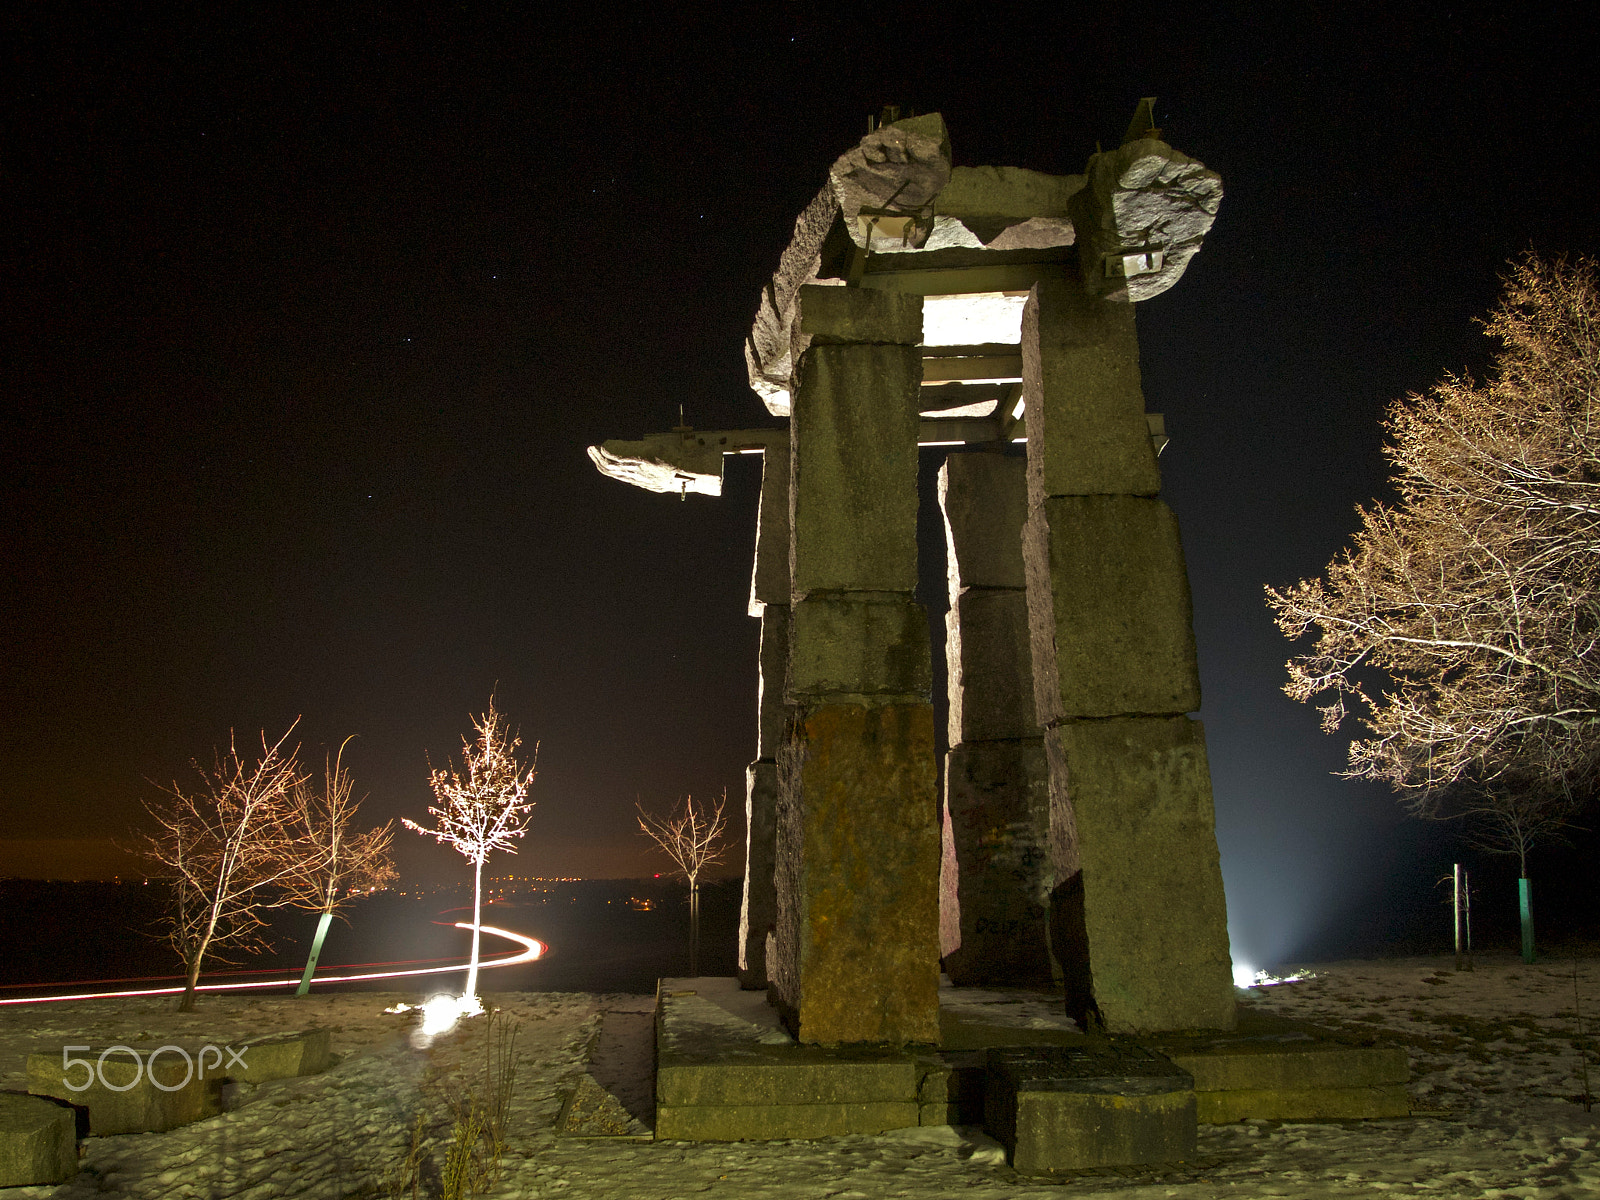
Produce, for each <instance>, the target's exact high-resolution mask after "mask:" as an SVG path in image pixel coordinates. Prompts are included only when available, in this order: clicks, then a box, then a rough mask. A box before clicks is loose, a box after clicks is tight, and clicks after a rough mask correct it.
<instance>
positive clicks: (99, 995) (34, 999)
mask: <svg viewBox="0 0 1600 1200" xmlns="http://www.w3.org/2000/svg"><path fill="white" fill-rule="evenodd" d="M455 927H456V928H457V929H468V930H470V929H471V928H472V922H471V921H457V922H455ZM480 928H481V929H482V930H483V932H484V933H492V934H494V935H496V936H497V937H503V938H506V939H507V940H509V941H513V942H520V943H521V944H522V946H523V949H522V951H521V952H520V953H517V954H511V955H507V956H506V957H505V958H497V959H493V960H491V961H489V962H484V963H479V964H478V966H479V969H480V970H484V971H490V970H493V969H494V968H496V967H515V966H518V965H520V964H522V963H530V962H535V961H537V960H538V959H539V958H540V957H541V956H542V955H543V954H544V952H545V951H546V950H547V949H549V947H548V946H546V945H545V944H544V943H543V942H541V941H539V940H538V939H536V938H530V937H524V936H523V935H522V934H520V933H512V932H511V931H510V930H509V929H498V928H496V927H495V926H493V925H483V926H480ZM470 966H471V964H470V963H461V964H460V965H458V966H452V967H414V968H412V969H411V970H408V971H377V972H373V973H370V974H365V975H318V976H317V977H316V978H315V979H313V980H312V982H313V983H362V982H365V981H366V980H369V979H401V978H404V977H406V976H412V975H448V974H450V973H451V972H452V971H465V970H468V969H469V968H470ZM299 985H300V979H299V976H296V977H294V978H293V979H263V980H252V981H250V982H248V983H202V984H200V985H199V986H198V987H196V988H195V991H197V992H242V991H247V990H259V989H262V988H275V987H298V986H299ZM183 990H184V989H183V988H182V987H181V986H180V987H161V988H140V989H138V990H136V991H126V992H78V993H75V994H73V995H70V996H21V997H15V998H7V999H4V1000H0V1005H6V1004H49V1003H52V1002H54V1001H57V1000H117V999H123V998H132V997H134V996H176V995H179V994H180V993H182V991H183Z"/></svg>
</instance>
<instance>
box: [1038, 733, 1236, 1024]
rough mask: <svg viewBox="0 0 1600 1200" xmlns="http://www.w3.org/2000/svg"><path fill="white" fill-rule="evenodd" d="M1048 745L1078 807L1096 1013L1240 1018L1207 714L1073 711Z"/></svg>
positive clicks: (1166, 1019)
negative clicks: (1079, 715)
mask: <svg viewBox="0 0 1600 1200" xmlns="http://www.w3.org/2000/svg"><path fill="white" fill-rule="evenodd" d="M1045 746H1046V751H1047V753H1048V754H1049V755H1050V758H1051V764H1050V770H1051V775H1052V777H1053V778H1059V779H1060V780H1063V781H1065V784H1066V789H1067V800H1068V801H1069V803H1070V805H1071V813H1070V819H1071V820H1072V822H1073V824H1074V832H1075V847H1076V853H1077V858H1078V862H1079V865H1080V869H1081V882H1082V906H1083V907H1082V916H1083V928H1084V932H1085V934H1086V937H1087V944H1088V947H1089V971H1090V979H1089V984H1090V988H1091V991H1092V996H1093V1000H1094V1003H1095V1005H1096V1007H1097V1008H1098V1012H1099V1018H1100V1020H1102V1021H1103V1022H1104V1023H1105V1027H1106V1029H1107V1030H1108V1031H1110V1032H1112V1033H1132V1034H1142V1033H1151V1032H1158V1031H1161V1030H1184V1029H1219V1030H1220V1029H1229V1028H1232V1026H1233V1024H1234V996H1233V968H1232V960H1231V959H1230V957H1229V954H1228V917H1227V906H1226V903H1225V901H1224V898H1223V891H1222V870H1221V865H1220V861H1219V858H1218V854H1217V840H1216V833H1215V822H1214V817H1213V812H1212V801H1211V773H1210V768H1209V766H1208V764H1207V760H1206V751H1205V736H1204V731H1203V729H1202V728H1201V726H1200V723H1199V722H1198V721H1191V720H1189V719H1188V718H1187V717H1165V718H1152V717H1146V718H1129V719H1119V720H1105V721H1070V722H1066V723H1064V724H1062V725H1059V726H1057V727H1055V728H1053V729H1051V730H1050V731H1049V732H1048V733H1047V734H1046V736H1045ZM1063 816H1064V814H1056V818H1057V819H1061V818H1062V817H1063Z"/></svg>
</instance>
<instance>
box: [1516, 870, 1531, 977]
mask: <svg viewBox="0 0 1600 1200" xmlns="http://www.w3.org/2000/svg"><path fill="white" fill-rule="evenodd" d="M1517 908H1518V910H1519V912H1520V914H1521V917H1522V961H1523V962H1525V963H1531V962H1533V960H1534V953H1533V883H1532V881H1530V880H1529V879H1528V876H1527V875H1526V874H1524V875H1523V876H1522V877H1521V878H1520V879H1518V880H1517Z"/></svg>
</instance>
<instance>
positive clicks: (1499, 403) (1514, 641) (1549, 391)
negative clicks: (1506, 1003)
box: [1267, 254, 1600, 957]
mask: <svg viewBox="0 0 1600 1200" xmlns="http://www.w3.org/2000/svg"><path fill="white" fill-rule="evenodd" d="M1484 329H1485V332H1486V333H1487V334H1488V336H1490V337H1491V338H1493V339H1495V340H1497V341H1498V342H1499V344H1500V350H1499V352H1498V353H1497V354H1496V356H1495V358H1494V362H1493V365H1492V367H1491V370H1490V373H1489V377H1488V379H1487V381H1486V382H1483V383H1477V382H1474V381H1473V380H1471V379H1468V378H1464V377H1458V376H1454V375H1452V376H1447V377H1446V378H1445V380H1444V381H1443V382H1441V383H1440V384H1438V385H1437V386H1435V387H1434V388H1433V389H1432V390H1431V391H1430V392H1429V393H1428V394H1427V395H1426V396H1418V395H1412V396H1408V397H1407V398H1406V399H1405V400H1402V401H1399V402H1397V403H1396V404H1394V405H1393V406H1392V407H1391V408H1390V410H1389V416H1388V420H1387V422H1386V428H1387V430H1388V433H1389V444H1388V445H1387V447H1386V448H1385V454H1386V456H1387V457H1388V459H1389V461H1390V463H1391V464H1392V465H1393V468H1394V482H1395V487H1396V490H1397V491H1398V493H1399V499H1398V501H1397V502H1396V503H1393V504H1387V505H1383V504H1380V505H1375V506H1373V507H1372V508H1370V509H1363V510H1361V521H1362V528H1361V530H1360V531H1359V532H1358V533H1357V534H1356V535H1355V540H1354V544H1353V546H1352V547H1351V548H1350V549H1348V550H1347V551H1345V552H1344V554H1343V555H1341V556H1340V557H1339V558H1338V559H1337V560H1335V561H1334V562H1333V563H1331V564H1330V565H1329V567H1328V570H1327V572H1326V576H1325V578H1323V579H1313V580H1309V581H1301V582H1300V583H1297V584H1295V585H1294V586H1293V587H1290V588H1285V589H1284V590H1282V591H1278V590H1275V589H1272V588H1268V589H1267V596H1268V603H1269V604H1270V605H1271V607H1272V608H1273V610H1274V612H1275V613H1276V616H1277V622H1278V627H1279V628H1280V629H1281V630H1283V632H1284V633H1285V634H1286V635H1288V636H1289V637H1290V638H1300V637H1302V636H1305V635H1307V634H1309V633H1312V632H1313V631H1314V632H1315V637H1316V643H1315V645H1314V646H1313V648H1312V649H1311V651H1310V652H1309V653H1306V654H1302V655H1300V656H1298V657H1296V658H1292V659H1290V660H1289V664H1288V671H1289V682H1288V684H1287V685H1286V686H1285V688H1284V691H1286V692H1287V693H1288V694H1289V695H1290V696H1292V697H1294V698H1295V699H1296V700H1301V701H1307V700H1311V699H1313V698H1314V697H1317V696H1322V695H1327V696H1328V697H1329V700H1330V702H1329V703H1328V704H1326V705H1325V706H1324V707H1322V709H1321V712H1322V727H1323V729H1324V730H1325V731H1327V732H1329V733H1333V732H1335V731H1336V730H1338V728H1339V727H1340V726H1341V724H1342V723H1343V721H1344V719H1345V717H1346V716H1347V715H1349V709H1350V708H1352V707H1354V708H1355V709H1356V711H1357V713H1358V715H1359V719H1360V721H1361V723H1362V724H1363V725H1364V726H1365V727H1366V729H1367V730H1368V731H1369V733H1370V734H1371V736H1370V737H1367V738H1358V739H1356V740H1354V741H1352V742H1351V743H1350V769H1349V770H1348V771H1347V772H1346V774H1347V775H1349V776H1352V777H1358V778H1370V779H1381V780H1384V781H1385V782H1387V783H1389V784H1390V785H1391V786H1392V787H1393V788H1394V789H1395V790H1396V791H1397V792H1399V793H1400V794H1401V796H1402V797H1403V799H1404V801H1405V803H1406V805H1407V807H1408V808H1409V809H1410V810H1411V812H1413V813H1414V814H1416V815H1418V816H1424V817H1452V816H1463V817H1469V818H1472V819H1473V821H1474V825H1475V827H1476V829H1477V831H1478V837H1479V841H1480V844H1486V845H1488V846H1490V847H1491V848H1496V849H1499V850H1500V851H1502V852H1506V853H1514V854H1516V855H1517V856H1518V859H1519V862H1520V864H1521V866H1522V878H1521V883H1520V888H1521V895H1522V910H1523V946H1524V954H1525V955H1526V956H1530V957H1531V955H1532V918H1531V913H1530V911H1529V904H1528V883H1527V853H1528V851H1529V849H1531V848H1532V847H1533V846H1534V845H1535V844H1537V843H1538V842H1540V841H1542V840H1545V839H1548V838H1549V837H1551V836H1553V835H1556V834H1558V833H1559V832H1560V830H1561V828H1562V827H1563V826H1564V825H1565V824H1566V823H1567V821H1568V820H1569V819H1570V817H1571V816H1572V815H1573V813H1574V812H1575V811H1576V810H1577V808H1578V807H1579V806H1580V802H1581V801H1582V799H1584V798H1585V797H1587V796H1588V795H1590V794H1592V792H1593V788H1594V783H1595V780H1596V773H1597V768H1600V649H1597V647H1600V291H1597V288H1596V281H1595V264H1594V263H1593V262H1592V261H1590V260H1587V259H1580V260H1578V261H1577V262H1575V263H1571V264H1569V263H1567V262H1566V261H1564V260H1563V261H1557V262H1553V263H1552V262H1546V261H1542V260H1540V259H1538V258H1536V257H1535V256H1533V255H1531V254H1530V255H1528V256H1527V257H1525V258H1524V259H1523V260H1521V261H1520V262H1518V263H1516V264H1514V265H1513V267H1512V269H1511V272H1510V274H1509V276H1508V277H1507V279H1506V285H1505V294H1504V296H1503V298H1502V300H1501V302H1500V304H1499V306H1498V307H1497V308H1496V309H1495V310H1494V312H1493V313H1491V314H1490V316H1489V319H1488V320H1487V321H1486V322H1485V323H1484Z"/></svg>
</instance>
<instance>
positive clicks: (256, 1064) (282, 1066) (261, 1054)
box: [224, 1029, 332, 1083]
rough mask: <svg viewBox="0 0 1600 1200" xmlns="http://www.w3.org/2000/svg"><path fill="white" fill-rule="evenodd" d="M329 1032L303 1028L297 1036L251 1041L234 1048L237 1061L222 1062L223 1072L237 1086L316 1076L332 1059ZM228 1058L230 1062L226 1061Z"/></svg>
mask: <svg viewBox="0 0 1600 1200" xmlns="http://www.w3.org/2000/svg"><path fill="white" fill-rule="evenodd" d="M330 1046H331V1042H330V1036H329V1031H328V1030H326V1029H306V1030H302V1031H300V1032H299V1033H275V1034H271V1035H269V1036H267V1037H259V1038H251V1039H250V1040H249V1041H247V1042H245V1043H244V1044H243V1045H241V1046H236V1047H234V1050H235V1053H236V1054H237V1058H232V1056H230V1058H229V1059H224V1073H225V1074H226V1075H227V1077H228V1078H229V1079H232V1080H235V1081H237V1082H239V1083H265V1082H266V1081H267V1080H269V1079H293V1078H294V1077H296V1076H298V1075H318V1074H321V1073H322V1072H323V1071H326V1070H327V1069H328V1064H329V1062H330V1061H331V1059H332V1054H331V1049H330ZM230 1059H231V1061H230Z"/></svg>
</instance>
